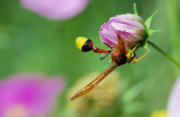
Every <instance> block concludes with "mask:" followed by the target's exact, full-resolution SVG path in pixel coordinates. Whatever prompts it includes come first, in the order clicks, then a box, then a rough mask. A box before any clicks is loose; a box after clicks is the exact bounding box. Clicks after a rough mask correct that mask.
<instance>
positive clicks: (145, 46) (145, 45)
mask: <svg viewBox="0 0 180 117" xmlns="http://www.w3.org/2000/svg"><path fill="white" fill-rule="evenodd" d="M142 48H145V49H147V50H148V51H149V52H150V49H149V48H148V47H147V42H146V43H145V44H144V46H142Z"/></svg>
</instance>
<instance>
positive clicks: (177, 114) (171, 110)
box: [167, 76, 180, 117]
mask: <svg viewBox="0 0 180 117" xmlns="http://www.w3.org/2000/svg"><path fill="white" fill-rule="evenodd" d="M167 114H168V115H169V116H170V117H180V76H179V78H178V79H177V80H176V82H175V84H174V86H173V88H172V90H171V94H170V97H169V100H168V105H167Z"/></svg>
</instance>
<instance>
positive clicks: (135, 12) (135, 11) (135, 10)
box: [134, 3, 138, 15]
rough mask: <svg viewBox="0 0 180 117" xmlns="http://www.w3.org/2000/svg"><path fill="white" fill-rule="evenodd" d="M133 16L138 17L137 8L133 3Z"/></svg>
mask: <svg viewBox="0 0 180 117" xmlns="http://www.w3.org/2000/svg"><path fill="white" fill-rule="evenodd" d="M134 14H135V15H138V12H137V8H136V3H134Z"/></svg>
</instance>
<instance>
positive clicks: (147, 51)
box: [134, 49, 148, 62]
mask: <svg viewBox="0 0 180 117" xmlns="http://www.w3.org/2000/svg"><path fill="white" fill-rule="evenodd" d="M147 53H148V49H146V53H145V54H144V55H143V56H141V58H139V59H135V60H134V61H135V62H137V61H139V60H141V59H142V58H144V57H145V56H146V55H147Z"/></svg>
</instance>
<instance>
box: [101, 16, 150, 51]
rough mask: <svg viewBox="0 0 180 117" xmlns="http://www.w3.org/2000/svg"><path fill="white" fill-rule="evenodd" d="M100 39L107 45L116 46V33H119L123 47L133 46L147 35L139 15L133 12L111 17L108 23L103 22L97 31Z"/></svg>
mask: <svg viewBox="0 0 180 117" xmlns="http://www.w3.org/2000/svg"><path fill="white" fill-rule="evenodd" d="M99 33H100V36H101V40H102V41H104V42H105V43H106V44H108V45H109V46H113V47H117V46H118V41H117V33H120V34H121V36H122V39H123V41H124V42H125V48H133V47H134V46H135V45H136V44H138V43H141V42H142V41H143V40H145V39H146V38H147V37H148V36H147V35H148V33H147V31H146V28H145V25H144V23H143V20H142V19H141V17H139V16H138V15H135V14H123V15H117V16H116V17H111V18H110V20H109V21H108V23H107V24H106V23H104V24H103V25H102V26H101V30H100V31H99Z"/></svg>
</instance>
